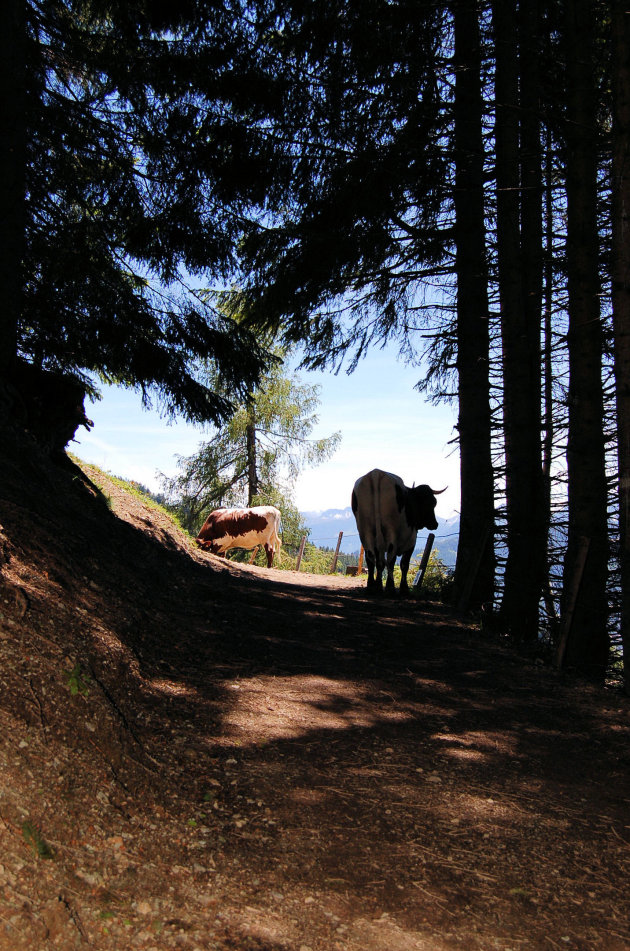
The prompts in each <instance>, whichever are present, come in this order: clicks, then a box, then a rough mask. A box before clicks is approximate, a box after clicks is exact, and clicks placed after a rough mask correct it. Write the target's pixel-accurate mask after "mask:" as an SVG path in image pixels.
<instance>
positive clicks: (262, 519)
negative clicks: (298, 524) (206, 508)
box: [196, 505, 281, 568]
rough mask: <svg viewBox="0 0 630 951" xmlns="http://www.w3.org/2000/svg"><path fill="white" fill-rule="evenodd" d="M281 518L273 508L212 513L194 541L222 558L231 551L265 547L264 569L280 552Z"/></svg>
mask: <svg viewBox="0 0 630 951" xmlns="http://www.w3.org/2000/svg"><path fill="white" fill-rule="evenodd" d="M280 519H281V515H280V512H279V511H278V509H277V508H274V507H273V505H255V506H254V507H253V508H250V509H237V508H232V509H215V511H214V512H210V515H209V516H208V518H207V519H206V520H205V522H204V523H203V525H202V527H201V531H200V532H199V534H198V535H197V538H196V541H197V544H198V545H199V547H200V548H203V549H204V551H209V552H211V553H212V554H213V555H221V556H223V557H224V556H225V555H226V554H227V552H228V551H230V549H232V548H245V549H247V550H250V549H252V548H256V547H257V546H258V545H264V546H265V553H266V555H267V567H268V568H271V566H272V565H273V556H274V555H275V553H276V552H277V551H279V550H280V545H281V542H280V538H279V536H278V532H279V531H280Z"/></svg>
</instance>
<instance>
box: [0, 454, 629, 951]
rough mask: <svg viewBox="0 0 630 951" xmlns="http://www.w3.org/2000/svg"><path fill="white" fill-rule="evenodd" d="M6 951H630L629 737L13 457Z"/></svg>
mask: <svg viewBox="0 0 630 951" xmlns="http://www.w3.org/2000/svg"><path fill="white" fill-rule="evenodd" d="M4 446H5V450H6V458H5V461H4V462H3V466H2V471H1V472H0V567H1V570H2V575H1V586H0V736H1V739H0V949H2V951H4V949H7V951H22V949H24V951H26V949H29V951H32V949H53V948H55V949H63V951H66V949H68V951H70V949H90V948H92V949H98V951H110V949H111V951H121V949H124V951H127V949H136V948H138V949H146V951H163V949H181V951H197V949H203V951H206V949H216V951H225V949H239V951H281V949H282V951H416V949H419V951H446V949H455V948H460V949H466V951H471V949H472V951H474V949H483V951H490V949H497V951H526V949H538V948H541V949H550V951H551V949H566V951H577V949H579V951H597V949H602V951H603V949H606V951H622V949H623V951H627V949H628V948H630V891H629V889H628V881H629V880H630V809H629V803H630V718H629V712H630V708H629V703H628V700H627V699H625V698H624V697H622V696H621V695H620V694H619V693H617V692H616V691H614V690H604V689H598V688H594V687H591V686H586V685H583V684H579V683H578V682H575V681H573V680H571V679H570V678H569V677H567V676H561V675H559V674H558V673H557V672H555V671H554V670H552V669H550V668H548V667H546V666H545V665H544V664H542V663H541V661H540V659H539V660H535V659H533V658H532V659H530V660H528V659H527V658H526V657H523V656H521V655H519V654H518V652H516V651H515V650H514V649H513V648H512V647H510V646H509V644H507V643H505V642H504V641H502V640H501V639H499V638H496V637H495V638H491V637H489V636H484V635H482V634H480V632H479V631H478V630H477V629H476V626H475V624H474V623H473V620H472V619H470V618H466V617H459V616H457V615H455V614H454V613H453V612H452V611H450V610H449V609H447V608H446V607H444V606H442V605H439V604H433V603H426V602H423V601H421V600H419V599H409V600H400V599H391V600H389V599H383V600H379V601H374V600H371V599H368V598H367V597H366V591H365V587H364V581H363V580H362V579H350V578H348V579H346V578H341V577H339V578H336V577H335V578H332V577H331V578H328V577H321V576H307V575H302V574H299V575H298V574H295V573H291V572H279V571H275V570H271V571H267V570H265V569H260V568H256V567H249V566H241V565H235V564H233V563H230V562H226V561H224V560H220V559H217V558H214V557H213V556H211V555H207V554H205V553H203V552H200V551H198V550H197V549H196V548H195V546H194V544H193V543H192V542H191V541H190V540H189V539H188V538H187V537H186V536H185V535H183V534H182V533H181V532H180V531H179V530H178V529H177V528H175V527H174V526H173V525H172V523H171V522H170V521H169V520H168V519H166V518H165V517H164V516H163V515H162V514H161V513H160V512H159V511H158V510H156V509H154V508H153V507H151V506H148V505H146V504H144V503H143V502H142V501H141V500H140V499H138V498H137V497H136V496H134V495H131V494H128V493H127V492H125V491H123V490H122V489H121V488H120V486H119V485H118V484H117V483H115V482H112V481H111V480H109V479H108V478H103V477H102V476H99V475H98V474H97V473H96V472H95V471H94V470H92V469H91V468H90V467H87V466H86V467H84V468H85V471H86V472H87V474H88V475H89V476H90V478H92V479H93V480H94V482H96V481H100V483H101V488H102V491H103V493H104V494H105V496H106V497H108V499H109V504H105V503H104V502H103V498H102V496H101V495H100V494H99V493H96V492H94V491H93V490H92V489H91V488H90V487H89V486H87V485H86V484H85V483H84V482H83V481H82V480H81V478H79V477H77V473H76V472H74V473H73V472H72V471H70V470H68V471H66V470H64V469H60V468H55V467H53V466H51V465H50V464H48V463H47V462H45V460H43V459H42V458H41V457H39V456H38V455H37V454H36V453H32V452H30V451H28V452H27V451H25V449H24V447H23V446H22V445H20V444H19V443H17V442H14V441H12V439H11V438H7V439H6V440H5V441H4Z"/></svg>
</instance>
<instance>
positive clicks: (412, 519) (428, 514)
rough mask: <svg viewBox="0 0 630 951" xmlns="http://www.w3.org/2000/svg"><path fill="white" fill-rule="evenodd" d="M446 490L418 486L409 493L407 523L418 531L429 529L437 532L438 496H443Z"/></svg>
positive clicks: (406, 510) (406, 506) (406, 507)
mask: <svg viewBox="0 0 630 951" xmlns="http://www.w3.org/2000/svg"><path fill="white" fill-rule="evenodd" d="M445 491H446V489H432V488H431V487H430V486H428V485H417V486H414V488H413V489H409V490H408V492H407V500H406V505H405V512H406V515H407V521H408V522H409V524H410V525H412V526H413V527H414V528H417V529H418V530H419V529H421V528H428V529H430V530H431V531H435V529H436V528H437V527H438V523H437V519H436V517H435V506H436V505H437V499H436V497H435V496H436V495H441V494H442V492H445Z"/></svg>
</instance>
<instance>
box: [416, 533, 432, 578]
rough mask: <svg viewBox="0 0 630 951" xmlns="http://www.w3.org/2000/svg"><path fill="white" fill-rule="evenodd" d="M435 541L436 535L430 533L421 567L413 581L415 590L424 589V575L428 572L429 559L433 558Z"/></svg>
mask: <svg viewBox="0 0 630 951" xmlns="http://www.w3.org/2000/svg"><path fill="white" fill-rule="evenodd" d="M434 541H435V535H434V534H433V532H429V535H428V537H427V541H426V545H425V546H424V551H423V553H422V561H421V562H420V567H419V568H418V571H417V572H416V577H415V578H414V579H413V586H414V588H420V587H422V582H423V580H424V573H425V571H426V570H427V565H428V564H429V558H430V556H431V549H432V548H433V542H434Z"/></svg>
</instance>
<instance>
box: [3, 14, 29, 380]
mask: <svg viewBox="0 0 630 951" xmlns="http://www.w3.org/2000/svg"><path fill="white" fill-rule="evenodd" d="M25 47H26V43H25V3H24V0H6V3H5V8H4V12H3V14H2V30H0V129H2V135H1V136H0V287H1V288H2V307H0V377H2V376H3V375H6V372H7V370H8V369H9V366H10V364H11V362H12V360H13V359H14V357H15V356H16V350H17V327H18V321H19V319H20V315H21V309H22V256H23V251H24V227H25V170H26V89H25V82H26V63H25V57H26V49H25Z"/></svg>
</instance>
